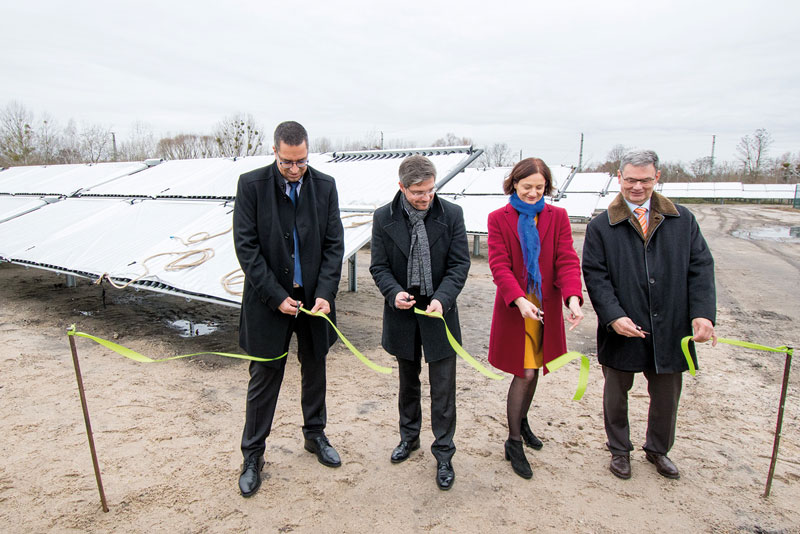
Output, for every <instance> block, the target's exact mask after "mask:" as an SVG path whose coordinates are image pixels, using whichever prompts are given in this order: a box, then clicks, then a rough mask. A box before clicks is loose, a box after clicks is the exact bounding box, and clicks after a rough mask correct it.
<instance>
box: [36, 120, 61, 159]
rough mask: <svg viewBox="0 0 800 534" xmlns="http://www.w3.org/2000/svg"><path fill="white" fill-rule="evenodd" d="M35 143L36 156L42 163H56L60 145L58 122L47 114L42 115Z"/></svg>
mask: <svg viewBox="0 0 800 534" xmlns="http://www.w3.org/2000/svg"><path fill="white" fill-rule="evenodd" d="M36 141H37V142H36V145H37V149H38V155H37V156H38V157H37V158H36V159H37V160H38V162H39V163H41V164H42V165H51V164H53V163H58V162H59V159H58V153H59V150H60V149H61V145H62V135H61V133H59V131H58V122H56V120H55V119H53V118H52V117H50V115H49V114H44V115H43V116H42V121H41V122H40V123H39V129H38V131H37V132H36Z"/></svg>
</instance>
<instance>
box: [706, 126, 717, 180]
mask: <svg viewBox="0 0 800 534" xmlns="http://www.w3.org/2000/svg"><path fill="white" fill-rule="evenodd" d="M716 144H717V136H716V135H712V136H711V168H710V169H709V170H708V180H709V181H712V178H714V146H715V145H716Z"/></svg>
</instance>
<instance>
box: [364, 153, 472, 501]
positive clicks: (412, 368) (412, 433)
mask: <svg viewBox="0 0 800 534" xmlns="http://www.w3.org/2000/svg"><path fill="white" fill-rule="evenodd" d="M399 174H400V191H398V193H397V195H396V196H395V197H394V200H393V201H392V202H391V203H389V204H386V205H385V206H382V207H380V208H378V209H377V210H376V211H375V215H374V220H373V225H372V244H371V245H370V247H371V254H372V262H371V265H370V268H369V270H370V273H372V278H373V279H374V280H375V283H376V284H377V286H378V289H379V290H380V292H381V293H382V294H383V296H384V298H385V301H384V305H383V336H382V340H381V344H382V345H383V348H384V349H385V350H386V352H388V353H389V354H392V355H393V356H395V357H396V358H397V364H398V371H399V375H400V391H399V395H398V408H399V412H400V444H399V445H398V446H397V447H396V448H395V449H394V451H393V452H392V454H391V457H390V458H391V461H392V463H400V462H403V461H405V460H406V459H407V458H408V457H409V455H410V453H411V452H412V451H414V450H416V449H418V448H419V446H420V439H419V433H420V428H421V426H422V408H421V403H420V399H421V387H420V378H419V376H420V372H421V370H422V354H423V352H424V354H425V361H427V362H428V376H429V381H430V389H431V427H432V429H433V435H434V438H435V440H434V442H433V444H432V445H431V452H432V453H433V456H434V457H435V458H436V461H437V469H436V483H437V485H438V486H439V488H440V489H442V490H449V489H450V488H451V487H452V486H453V481H454V480H455V472H454V471H453V465H452V461H451V459H452V457H453V454H454V453H455V451H456V447H455V445H454V444H453V436H454V435H455V431H456V354H455V351H454V350H453V348H452V347H451V346H450V343H449V342H448V340H447V334H446V331H445V327H444V324H443V323H442V321H441V319H437V318H433V317H426V316H423V315H418V314H416V313H415V312H414V308H418V309H420V310H424V311H427V312H438V313H441V314H442V315H443V316H444V319H445V320H446V321H447V326H448V327H449V329H450V331H451V333H452V334H453V336H454V337H455V338H456V339H457V340H458V341H459V342H461V329H460V326H459V322H458V308H457V307H456V297H458V294H459V293H460V292H461V289H462V288H463V287H464V283H465V282H466V280H467V274H468V273H469V265H470V259H469V244H468V243H467V233H466V230H465V227H464V215H463V212H462V210H461V208H460V207H459V206H457V205H455V204H451V203H449V202H447V201H445V200H442V199H441V198H439V197H438V196H437V195H436V187H435V182H436V167H434V165H433V163H431V161H430V160H429V159H428V158H426V157H424V156H419V155H415V156H409V157H408V158H406V159H405V160H403V162H402V163H401V164H400V170H399Z"/></svg>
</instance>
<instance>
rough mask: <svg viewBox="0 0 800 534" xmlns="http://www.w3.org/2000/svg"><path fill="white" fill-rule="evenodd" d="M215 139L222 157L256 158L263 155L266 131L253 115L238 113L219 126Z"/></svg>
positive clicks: (224, 120)
mask: <svg viewBox="0 0 800 534" xmlns="http://www.w3.org/2000/svg"><path fill="white" fill-rule="evenodd" d="M214 139H215V141H216V143H217V148H218V150H219V154H220V156H223V157H238V156H254V155H256V154H259V153H261V148H262V144H263V142H264V130H263V128H261V127H260V126H259V125H258V124H256V121H255V119H254V118H253V116H252V115H249V114H248V115H243V114H241V113H237V114H235V115H231V116H230V117H226V118H225V119H223V120H222V121H221V122H220V123H219V124H217V126H216V128H215V130H214Z"/></svg>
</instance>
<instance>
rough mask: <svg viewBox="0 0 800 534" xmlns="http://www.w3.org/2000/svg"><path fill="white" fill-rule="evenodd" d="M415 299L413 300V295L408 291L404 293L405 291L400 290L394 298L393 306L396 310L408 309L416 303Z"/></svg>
mask: <svg viewBox="0 0 800 534" xmlns="http://www.w3.org/2000/svg"><path fill="white" fill-rule="evenodd" d="M416 303H417V301H416V300H414V297H412V296H411V294H410V293H406V292H405V291H401V292H400V293H398V294H397V296H396V297H395V298H394V307H395V308H397V309H398V310H408V309H410V308H412V307H413V306H414V304H416Z"/></svg>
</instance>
